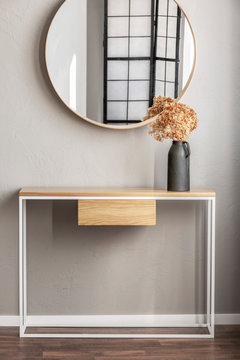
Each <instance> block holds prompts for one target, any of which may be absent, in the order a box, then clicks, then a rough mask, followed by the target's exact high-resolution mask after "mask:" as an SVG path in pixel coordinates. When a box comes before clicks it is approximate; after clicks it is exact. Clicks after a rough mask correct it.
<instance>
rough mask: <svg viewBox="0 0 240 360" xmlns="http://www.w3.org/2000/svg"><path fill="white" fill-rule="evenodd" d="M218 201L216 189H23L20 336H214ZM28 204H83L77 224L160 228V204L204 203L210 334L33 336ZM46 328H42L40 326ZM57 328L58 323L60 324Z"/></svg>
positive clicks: (42, 335) (205, 325) (20, 215)
mask: <svg viewBox="0 0 240 360" xmlns="http://www.w3.org/2000/svg"><path fill="white" fill-rule="evenodd" d="M215 199H216V194H215V192H214V191H212V190H205V189H196V190H191V191H189V192H168V191H166V190H161V189H151V188H146V189H137V188H134V189H132V188H123V189H117V188H111V189H107V188H106V189H104V188H98V189H96V188H77V187H71V188H67V187H62V188H60V187H54V188H50V187H49V188H48V187H44V188H38V187H28V188H23V189H22V190H20V192H19V313H20V337H62V338H63V337H64V338H66V337H76V338H213V337H214V302H215ZM28 200H56V201H57V200H74V201H78V219H76V221H78V225H79V226H86V225H92V226H94V225H95V226H100V225H120V226H121V225H129V226H139V225H146V226H148V225H151V226H153V225H155V224H156V201H161V200H169V201H173V200H174V201H178V200H184V201H193V200H194V201H195V200H197V201H204V202H206V207H205V208H206V212H207V214H206V215H207V216H206V218H207V229H206V231H207V240H206V241H207V252H206V266H207V269H206V274H207V276H206V294H207V296H206V316H205V317H206V321H204V323H203V324H197V325H196V326H197V327H206V328H207V329H208V333H207V334H163V333H158V334H147V333H144V334H143V333H138V334H133V333H131V334H125V333H124V334H123V333H120V334H79V333H78V334H69V333H68V334H63V333H61V334H53V333H51V334H45V333H44V334H39V333H28V332H26V328H27V327H28V326H29V325H28V315H27V228H26V221H27V211H26V202H27V201H28ZM40 326H41V325H39V327H40ZM56 326H57V325H56Z"/></svg>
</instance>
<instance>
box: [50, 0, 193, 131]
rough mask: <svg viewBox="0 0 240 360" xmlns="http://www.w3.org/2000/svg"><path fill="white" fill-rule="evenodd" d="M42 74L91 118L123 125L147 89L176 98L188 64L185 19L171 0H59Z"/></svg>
mask: <svg viewBox="0 0 240 360" xmlns="http://www.w3.org/2000/svg"><path fill="white" fill-rule="evenodd" d="M45 56H46V64H47V70H48V74H49V78H50V80H51V82H52V85H53V87H54V89H55V91H56V92H57V94H58V96H59V97H60V98H61V100H62V101H63V102H64V103H65V105H66V106H67V107H68V108H69V109H70V110H71V111H73V112H74V113H75V114H77V115H78V116H79V117H81V118H82V119H84V120H86V121H88V122H91V123H93V124H95V125H98V126H102V127H107V128H116V129H129V128H136V127H140V126H144V125H146V124H147V123H149V122H151V120H148V121H144V122H143V121H141V119H142V118H143V117H144V116H145V115H146V114H147V109H148V107H150V106H151V105H152V102H153V97H154V96H155V95H157V96H158V95H161V96H167V97H173V98H176V99H180V97H181V96H182V95H183V93H184V92H185V91H186V89H187V87H188V85H189V83H190V81H191V78H192V75H193V72H194V68H195V60H196V43H195V38H194V34H193V30H192V27H191V24H190V22H189V20H188V18H187V16H186V14H185V13H184V11H183V9H182V8H181V7H180V5H179V4H178V3H177V2H176V1H175V0H65V1H64V3H63V4H62V5H61V7H60V8H59V10H58V11H57V13H56V14H55V16H54V18H53V20H52V23H51V26H50V28H49V31H48V36H47V41H46V54H45Z"/></svg>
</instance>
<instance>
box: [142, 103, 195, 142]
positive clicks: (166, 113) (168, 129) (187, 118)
mask: <svg viewBox="0 0 240 360" xmlns="http://www.w3.org/2000/svg"><path fill="white" fill-rule="evenodd" d="M148 119H152V120H153V122H152V123H151V124H150V125H149V134H150V135H152V136H153V137H154V139H156V140H158V141H163V140H164V139H176V140H178V141H186V140H187V139H188V137H189V135H190V133H191V132H192V131H193V130H194V129H196V127H197V124H198V120H197V115H196V113H195V111H194V110H193V109H191V108H190V107H188V106H187V105H184V104H181V103H177V102H176V100H175V99H172V98H166V97H163V96H158V97H155V98H154V99H153V106H152V107H150V108H149V109H148V115H147V116H145V117H144V118H143V121H145V120H148Z"/></svg>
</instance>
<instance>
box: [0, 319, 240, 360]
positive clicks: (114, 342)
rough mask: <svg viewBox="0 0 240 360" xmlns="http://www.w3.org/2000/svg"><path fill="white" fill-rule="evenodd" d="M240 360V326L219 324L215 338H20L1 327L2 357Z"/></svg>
mask: <svg viewBox="0 0 240 360" xmlns="http://www.w3.org/2000/svg"><path fill="white" fill-rule="evenodd" d="M24 359H28V360H38V359H48V360H50V359H51V360H158V359H159V360H160V359H164V360H176V359H179V360H205V359H208V360H211V359H222V360H223V359H224V360H231V359H238V360H240V326H217V327H216V336H215V339H200V340H199V339H195V340H186V339H179V340H172V339H160V340H151V339H148V340H144V339H133V340H123V339H121V340H120V339H111V340H110V339H99V340H91V339H36V338H35V339H34V338H30V339H20V338H19V336H18V329H17V328H15V327H11V328H7V327H1V328H0V360H24Z"/></svg>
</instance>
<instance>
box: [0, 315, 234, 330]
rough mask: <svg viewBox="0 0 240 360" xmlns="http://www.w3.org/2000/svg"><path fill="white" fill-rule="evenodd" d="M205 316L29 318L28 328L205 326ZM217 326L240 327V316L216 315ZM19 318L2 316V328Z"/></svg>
mask: <svg viewBox="0 0 240 360" xmlns="http://www.w3.org/2000/svg"><path fill="white" fill-rule="evenodd" d="M204 322H206V321H205V315H197V314H185V315H179V314H176V315H80V316H79V315H76V316H62V315H61V316H57V315H55V316H44V315H41V316H32V315H31V316H28V317H27V326H59V327H61V326H73V327H74V326H79V327H80V326H82V327H165V326H166V327H186V326H194V325H195V324H196V323H197V324H203V323H204ZM215 323H216V325H240V314H216V315H215ZM18 325H19V316H0V326H18Z"/></svg>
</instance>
